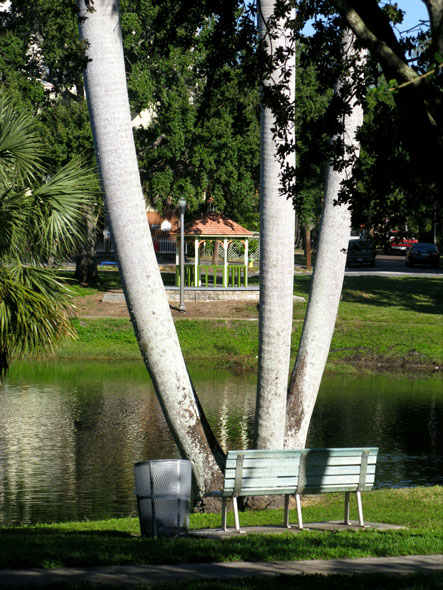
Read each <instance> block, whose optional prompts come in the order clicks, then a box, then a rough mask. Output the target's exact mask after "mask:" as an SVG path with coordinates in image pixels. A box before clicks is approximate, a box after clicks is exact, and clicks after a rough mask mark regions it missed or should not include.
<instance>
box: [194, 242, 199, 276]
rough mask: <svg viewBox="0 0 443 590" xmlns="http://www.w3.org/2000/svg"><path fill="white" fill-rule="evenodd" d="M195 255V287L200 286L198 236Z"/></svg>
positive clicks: (195, 243)
mask: <svg viewBox="0 0 443 590" xmlns="http://www.w3.org/2000/svg"><path fill="white" fill-rule="evenodd" d="M194 246H195V256H194V287H199V286H200V285H199V284H198V263H199V260H198V257H199V241H198V238H194Z"/></svg>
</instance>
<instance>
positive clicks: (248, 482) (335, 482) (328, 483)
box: [224, 474, 375, 493]
mask: <svg viewBox="0 0 443 590" xmlns="http://www.w3.org/2000/svg"><path fill="white" fill-rule="evenodd" d="M374 479H375V475H374V474H372V475H370V476H369V477H367V478H366V483H367V484H368V485H373V484H374ZM359 483H360V479H359V477H356V476H355V475H341V476H326V477H308V478H307V479H306V484H305V486H304V490H305V493H307V490H308V489H309V488H314V487H315V488H317V487H323V488H329V487H331V488H332V487H334V486H337V487H341V486H351V487H352V486H353V487H357V486H358V485H359ZM297 486H298V481H297V479H295V478H292V479H291V478H282V479H281V480H272V479H266V478H251V479H243V481H242V485H241V490H242V492H245V491H246V490H248V489H252V488H273V489H274V490H275V491H276V493H277V491H278V490H280V488H283V487H284V488H292V490H293V492H292V493H295V492H296V490H297ZM224 489H225V490H231V491H232V490H233V489H234V482H233V481H232V480H229V481H226V483H225V486H224Z"/></svg>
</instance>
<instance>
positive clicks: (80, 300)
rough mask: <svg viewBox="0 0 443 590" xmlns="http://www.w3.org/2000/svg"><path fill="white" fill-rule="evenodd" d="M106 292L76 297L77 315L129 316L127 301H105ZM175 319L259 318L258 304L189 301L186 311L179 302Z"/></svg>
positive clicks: (174, 306) (85, 316)
mask: <svg viewBox="0 0 443 590" xmlns="http://www.w3.org/2000/svg"><path fill="white" fill-rule="evenodd" d="M104 295H105V293H94V294H93V295H85V296H84V297H76V298H75V299H74V301H73V303H74V305H75V315H76V316H77V317H80V318H129V314H128V309H127V307H126V304H125V303H104V302H103V297H104ZM170 308H171V312H172V317H173V318H175V319H226V320H235V319H249V320H257V319H258V308H257V304H256V303H253V302H251V301H189V302H187V303H186V311H184V312H181V311H179V310H178V304H175V303H173V304H171V305H170Z"/></svg>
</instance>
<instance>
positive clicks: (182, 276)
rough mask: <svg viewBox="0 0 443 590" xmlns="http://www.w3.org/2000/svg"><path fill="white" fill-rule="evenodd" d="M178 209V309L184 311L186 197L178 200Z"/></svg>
mask: <svg viewBox="0 0 443 590" xmlns="http://www.w3.org/2000/svg"><path fill="white" fill-rule="evenodd" d="M178 207H179V209H180V305H179V307H178V309H179V311H186V307H185V209H186V199H184V198H183V197H181V198H180V199H179V200H178Z"/></svg>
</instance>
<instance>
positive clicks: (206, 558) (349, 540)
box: [0, 486, 443, 568]
mask: <svg viewBox="0 0 443 590" xmlns="http://www.w3.org/2000/svg"><path fill="white" fill-rule="evenodd" d="M442 492H443V488H442V487H438V486H435V487H429V488H409V489H398V490H376V491H372V492H369V493H366V494H364V495H363V506H364V511H365V519H366V520H367V521H369V522H370V521H376V522H385V523H394V524H400V525H404V526H406V527H408V528H407V529H405V530H391V531H383V532H380V531H377V530H370V529H366V530H358V531H344V532H327V531H322V532H315V531H303V532H299V533H297V534H290V533H285V532H283V533H282V534H273V535H249V534H248V535H238V536H235V537H232V538H227V539H202V538H194V537H182V538H179V539H152V538H141V537H140V536H139V525H138V519H136V518H123V519H113V520H106V521H96V522H76V523H55V524H42V525H36V526H21V527H0V568H5V567H9V568H29V567H43V568H53V567H63V566H93V565H107V564H108V565H109V564H134V563H135V564H137V563H152V564H167V563H197V562H212V561H217V562H224V561H273V560H277V561H279V560H305V559H336V558H356V557H369V556H375V557H377V556H395V555H421V554H438V553H443V519H442V518H441V508H442ZM351 506H352V510H351V518H354V519H355V518H356V514H355V511H356V509H355V506H354V503H351ZM353 511H354V512H353ZM342 514H343V494H328V495H326V496H323V497H316V501H315V502H311V501H310V502H307V505H305V506H304V508H303V515H304V520H305V522H306V523H308V522H314V521H321V520H338V519H340V518H341V517H342ZM230 517H231V518H232V514H231V513H230ZM294 518H295V517H294V515H293V516H292V518H291V521H292V522H294ZM240 519H241V524H242V526H248V525H249V526H252V525H263V524H278V525H281V523H282V522H283V512H282V509H276V510H266V511H261V512H256V511H247V512H244V513H242V514H241V516H240ZM228 524H230V526H232V524H233V523H232V521H231V522H230V523H229V522H228ZM190 527H191V528H192V529H198V528H207V527H214V528H218V527H220V515H219V514H192V515H191V522H190ZM18 547H19V548H20V550H19V551H17V548H18Z"/></svg>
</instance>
